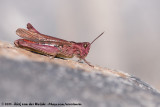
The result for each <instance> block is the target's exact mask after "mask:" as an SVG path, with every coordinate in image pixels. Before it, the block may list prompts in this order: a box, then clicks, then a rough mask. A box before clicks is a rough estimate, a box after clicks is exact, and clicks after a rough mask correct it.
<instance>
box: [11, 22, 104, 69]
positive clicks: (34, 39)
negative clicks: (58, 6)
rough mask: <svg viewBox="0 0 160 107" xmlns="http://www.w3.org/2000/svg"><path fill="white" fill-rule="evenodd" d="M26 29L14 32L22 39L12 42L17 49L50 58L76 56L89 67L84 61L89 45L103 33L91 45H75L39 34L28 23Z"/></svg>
mask: <svg viewBox="0 0 160 107" xmlns="http://www.w3.org/2000/svg"><path fill="white" fill-rule="evenodd" d="M27 29H28V30H26V29H23V28H19V29H17V30H16V34H17V35H18V36H20V37H22V38H23V39H18V40H16V41H15V42H14V44H15V45H16V46H17V47H20V48H24V49H27V50H30V51H33V52H37V53H40V54H44V55H50V56H52V57H62V58H72V57H74V56H76V57H77V58H79V59H80V60H81V59H82V60H84V61H85V62H86V63H87V64H88V65H90V66H92V65H91V64H90V63H89V62H87V61H86V60H85V57H86V56H87V54H88V53H89V50H90V46H91V44H92V43H93V42H94V41H95V40H96V39H98V38H99V37H100V36H101V35H102V34H103V33H104V32H103V33H101V34H100V35H99V36H98V37H97V38H95V39H94V40H93V41H92V42H91V43H89V42H79V43H76V42H73V41H67V40H63V39H59V38H55V37H52V36H47V35H44V34H41V33H39V32H38V31H37V30H36V29H35V28H34V27H33V26H32V25H31V24H30V23H28V24H27Z"/></svg>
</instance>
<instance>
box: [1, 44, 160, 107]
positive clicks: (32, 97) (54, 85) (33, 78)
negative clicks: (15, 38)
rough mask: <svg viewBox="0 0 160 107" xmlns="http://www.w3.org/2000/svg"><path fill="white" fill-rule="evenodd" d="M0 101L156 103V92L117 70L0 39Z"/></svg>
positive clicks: (94, 106) (101, 105) (136, 106)
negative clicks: (91, 65)
mask: <svg viewBox="0 0 160 107" xmlns="http://www.w3.org/2000/svg"><path fill="white" fill-rule="evenodd" d="M0 101H1V102H0V103H1V106H2V105H3V104H4V103H12V106H13V107H15V106H14V105H13V104H14V103H15V102H17V103H18V102H21V103H27V104H29V103H34V104H35V103H41V104H42V103H45V104H46V106H49V105H47V104H48V103H52V104H64V105H61V106H66V105H65V104H73V103H74V104H81V105H76V106H77V107H160V94H159V92H157V91H156V90H155V89H153V88H152V87H151V86H150V85H148V84H146V83H145V82H143V81H141V80H140V79H138V78H136V77H133V76H130V75H129V74H126V73H123V72H120V71H118V70H111V69H108V68H102V67H99V66H95V67H94V68H92V67H89V66H88V65H86V64H82V63H78V62H75V61H71V60H63V59H50V58H48V57H46V56H43V55H38V54H34V53H31V52H28V51H25V50H22V49H19V48H16V47H14V46H13V45H11V44H8V43H4V42H0ZM52 106H53V105H52ZM54 106H56V105H54ZM57 106H58V105H57ZM70 106H71V107H75V105H70ZM70 106H67V107H70ZM49 107H51V106H49Z"/></svg>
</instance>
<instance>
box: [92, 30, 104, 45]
mask: <svg viewBox="0 0 160 107" xmlns="http://www.w3.org/2000/svg"><path fill="white" fill-rule="evenodd" d="M103 33H104V32H102V33H101V34H100V35H99V36H98V37H96V38H95V39H94V40H93V41H92V42H91V44H92V43H93V42H94V41H95V40H97V39H98V38H99V37H100V36H102V35H103Z"/></svg>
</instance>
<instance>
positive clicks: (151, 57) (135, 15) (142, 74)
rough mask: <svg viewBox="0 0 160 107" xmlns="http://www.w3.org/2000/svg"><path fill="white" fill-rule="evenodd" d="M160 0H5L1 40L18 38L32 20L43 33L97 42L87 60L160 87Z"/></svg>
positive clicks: (0, 1) (1, 6)
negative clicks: (19, 29) (19, 30)
mask: <svg viewBox="0 0 160 107" xmlns="http://www.w3.org/2000/svg"><path fill="white" fill-rule="evenodd" d="M159 19H160V1H159V0H79V1H78V0H27V1H24V0H0V23H1V24H0V40H1V41H2V40H3V41H8V42H10V43H12V44H13V42H14V40H16V39H18V38H19V37H18V36H17V35H16V33H15V31H16V29H17V28H26V24H27V23H28V22H30V23H31V24H33V26H34V27H35V28H37V29H38V31H40V32H41V33H44V34H47V35H51V36H54V37H58V38H62V39H65V40H69V41H76V42H91V41H92V40H93V39H94V38H95V37H97V36H98V35H99V34H100V33H102V32H103V31H105V33H104V35H103V36H101V37H100V38H99V39H98V40H97V41H96V42H95V43H94V44H93V45H92V47H91V49H90V52H89V54H88V56H87V58H86V59H87V60H88V61H89V62H91V64H94V65H100V66H102V67H107V68H111V69H118V70H122V71H124V72H127V73H129V74H131V75H135V76H137V77H139V78H141V79H142V80H143V81H146V82H147V83H149V84H151V85H152V86H153V87H155V88H156V89H159V90H160V84H159V81H160V77H159V76H160V56H159V55H160V42H159V40H160V21H159Z"/></svg>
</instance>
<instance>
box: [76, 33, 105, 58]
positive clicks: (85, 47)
mask: <svg viewBox="0 0 160 107" xmlns="http://www.w3.org/2000/svg"><path fill="white" fill-rule="evenodd" d="M103 33H104V32H103ZM103 33H101V34H100V35H99V36H98V37H96V38H95V39H94V40H93V41H92V42H91V43H89V42H82V43H78V44H77V45H78V46H79V47H80V49H79V50H80V51H79V54H78V55H77V57H79V58H81V59H84V58H85V57H86V56H87V55H88V53H89V50H90V46H91V44H92V43H93V42H94V41H95V40H97V39H98V38H99V37H100V36H101V35H102V34H103Z"/></svg>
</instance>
